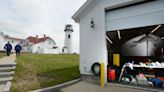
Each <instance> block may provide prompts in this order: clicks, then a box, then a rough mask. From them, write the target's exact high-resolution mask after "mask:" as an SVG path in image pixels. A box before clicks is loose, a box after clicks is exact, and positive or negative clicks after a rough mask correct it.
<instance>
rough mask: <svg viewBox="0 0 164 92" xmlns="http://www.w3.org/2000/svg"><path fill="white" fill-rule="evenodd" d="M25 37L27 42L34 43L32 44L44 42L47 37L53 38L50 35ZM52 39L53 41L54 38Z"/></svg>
mask: <svg viewBox="0 0 164 92" xmlns="http://www.w3.org/2000/svg"><path fill="white" fill-rule="evenodd" d="M27 39H28V40H29V42H31V43H34V44H37V43H41V42H44V41H46V40H47V39H51V40H53V39H52V38H50V37H43V38H38V37H32V36H29V37H28V38H27ZM53 41H54V40H53Z"/></svg>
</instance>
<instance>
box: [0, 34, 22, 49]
mask: <svg viewBox="0 0 164 92" xmlns="http://www.w3.org/2000/svg"><path fill="white" fill-rule="evenodd" d="M8 42H10V43H11V45H12V52H14V51H15V49H14V48H15V45H17V44H18V43H19V44H20V45H22V43H23V39H20V38H15V37H10V36H8V35H5V34H4V33H3V32H0V51H5V49H4V46H5V44H6V43H8Z"/></svg>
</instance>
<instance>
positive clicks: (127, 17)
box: [72, 0, 164, 79]
mask: <svg viewBox="0 0 164 92" xmlns="http://www.w3.org/2000/svg"><path fill="white" fill-rule="evenodd" d="M72 18H73V19H74V20H75V21H76V22H77V23H79V24H80V73H81V74H83V75H93V73H92V72H91V66H92V65H93V64H94V63H95V62H103V63H104V64H105V67H104V68H105V71H106V68H107V64H108V53H109V49H107V47H108V45H107V44H115V43H114V41H115V40H111V39H110V38H111V37H112V35H111V36H109V34H107V33H108V32H111V31H116V32H117V33H116V34H118V37H119V39H121V36H120V33H121V32H123V31H121V30H126V29H133V28H140V27H148V26H151V27H149V30H150V31H151V33H154V32H155V31H156V30H158V29H159V28H163V26H164V25H163V24H164V0H87V2H86V3H85V4H84V5H83V6H82V7H81V8H80V9H79V10H78V11H77V12H76V13H75V14H74V15H73V17H72ZM145 30H146V29H145ZM160 30H162V29H160ZM131 31H133V30H131ZM155 34H157V33H155ZM158 34H159V37H161V38H163V37H164V35H163V34H164V33H163V31H160V32H159V33H158ZM116 36H117V35H116ZM126 36H129V35H126ZM115 42H116V41H115ZM105 73H106V72H105ZM105 75H106V74H105ZM105 79H106V76H105Z"/></svg>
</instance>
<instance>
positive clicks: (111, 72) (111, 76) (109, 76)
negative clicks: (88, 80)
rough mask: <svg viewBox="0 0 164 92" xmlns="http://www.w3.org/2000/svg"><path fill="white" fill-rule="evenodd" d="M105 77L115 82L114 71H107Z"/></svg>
mask: <svg viewBox="0 0 164 92" xmlns="http://www.w3.org/2000/svg"><path fill="white" fill-rule="evenodd" d="M107 77H108V80H110V81H115V80H116V71H115V69H108V71H107Z"/></svg>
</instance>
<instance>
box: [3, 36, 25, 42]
mask: <svg viewBox="0 0 164 92" xmlns="http://www.w3.org/2000/svg"><path fill="white" fill-rule="evenodd" d="M5 38H8V39H13V40H19V41H21V40H24V39H20V38H15V37H10V36H8V35H5Z"/></svg>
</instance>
